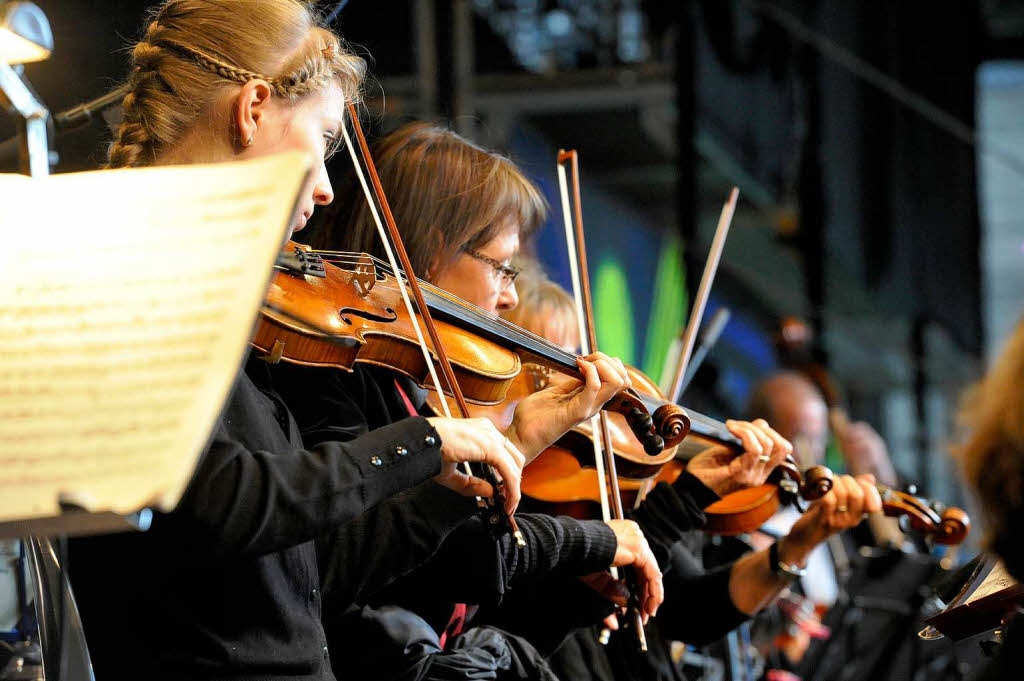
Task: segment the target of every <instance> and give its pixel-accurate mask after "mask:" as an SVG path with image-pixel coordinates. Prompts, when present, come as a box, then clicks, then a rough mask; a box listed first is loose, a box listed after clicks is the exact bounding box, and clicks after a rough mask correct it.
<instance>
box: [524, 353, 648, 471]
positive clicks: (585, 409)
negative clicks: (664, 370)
mask: <svg viewBox="0 0 1024 681" xmlns="http://www.w3.org/2000/svg"><path fill="white" fill-rule="evenodd" d="M578 365H579V368H580V372H581V373H582V374H583V378H584V380H582V381H579V380H575V379H567V380H562V381H557V382H554V383H553V384H552V385H551V386H549V387H547V388H545V389H544V390H541V391H539V392H536V393H533V394H532V395H530V396H528V397H526V398H524V399H523V401H522V402H520V403H519V406H518V407H516V413H515V416H514V417H513V419H512V425H511V426H510V427H509V429H508V431H506V434H507V435H508V436H509V439H511V440H512V441H513V442H515V443H516V444H517V446H518V447H519V449H520V450H521V451H522V452H523V454H525V455H526V458H527V461H531V460H533V459H534V457H536V456H537V455H538V454H540V453H541V452H542V451H544V449H545V448H546V447H548V446H549V445H551V444H552V443H553V442H554V441H555V440H557V439H558V438H560V437H561V436H562V435H564V434H565V433H566V432H567V431H568V430H569V429H570V428H572V427H573V426H575V425H576V424H578V423H580V422H581V421H583V420H585V419H588V418H590V417H591V416H593V415H594V414H596V413H598V412H599V411H600V410H601V407H603V406H604V405H605V403H606V402H608V400H610V399H611V398H612V397H613V396H615V395H617V394H618V393H620V392H622V391H623V390H625V389H626V388H629V387H630V386H631V385H632V382H631V381H630V378H629V374H628V373H627V372H626V368H625V366H623V364H622V360H620V359H618V358H616V357H609V356H608V355H606V354H604V353H603V352H595V353H594V354H592V355H588V356H587V357H582V358H580V359H579V361H578Z"/></svg>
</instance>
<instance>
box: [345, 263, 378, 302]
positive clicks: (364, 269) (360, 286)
mask: <svg viewBox="0 0 1024 681" xmlns="http://www.w3.org/2000/svg"><path fill="white" fill-rule="evenodd" d="M350 281H351V282H352V288H354V289H355V290H356V295H358V296H359V297H360V298H366V297H367V296H368V295H370V291H372V290H373V286H374V284H376V283H377V268H376V267H375V266H374V264H373V260H372V259H371V258H370V256H368V255H367V254H365V253H363V254H362V255H361V256H360V257H359V261H358V262H357V263H356V265H355V267H353V268H352V278H351V279H350Z"/></svg>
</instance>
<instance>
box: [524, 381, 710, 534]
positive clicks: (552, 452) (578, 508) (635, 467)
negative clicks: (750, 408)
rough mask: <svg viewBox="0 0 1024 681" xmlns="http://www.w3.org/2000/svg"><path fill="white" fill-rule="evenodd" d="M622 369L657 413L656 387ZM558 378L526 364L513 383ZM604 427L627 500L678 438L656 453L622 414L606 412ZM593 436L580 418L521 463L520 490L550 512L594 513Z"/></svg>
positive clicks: (671, 453)
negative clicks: (647, 449)
mask: <svg viewBox="0 0 1024 681" xmlns="http://www.w3.org/2000/svg"><path fill="white" fill-rule="evenodd" d="M626 371H627V373H628V374H629V377H630V381H631V382H632V384H633V389H634V390H635V391H636V392H637V393H638V394H639V395H640V397H641V399H642V400H644V402H645V403H646V404H647V405H648V407H649V408H654V409H655V413H657V410H659V409H661V408H662V407H661V406H657V405H659V404H663V403H664V398H663V397H662V395H661V392H660V391H659V390H658V387H657V386H656V385H655V384H654V382H653V381H651V379H650V378H648V377H647V376H646V375H644V374H643V373H642V372H641V371H639V370H638V369H635V368H633V367H629V366H627V367H626ZM558 380H560V378H559V377H558V376H556V375H552V374H551V373H550V372H546V371H544V370H543V368H542V367H537V366H534V365H526V367H525V369H524V371H523V378H521V379H519V380H518V381H517V384H518V386H519V390H527V391H529V392H535V391H537V390H543V389H544V388H546V387H547V386H548V385H550V384H551V383H552V382H555V381H558ZM680 412H681V414H682V416H683V417H685V419H686V421H685V423H686V432H689V428H690V419H689V415H688V414H686V412H685V411H684V410H682V409H681V408H680ZM608 430H609V433H610V435H611V439H612V444H613V450H614V453H615V460H616V464H615V465H616V469H617V472H618V479H619V490H620V492H621V493H622V499H623V503H624V504H625V505H627V506H629V505H631V504H632V502H633V501H634V500H635V498H636V495H637V493H638V492H639V491H640V490H641V489H643V488H644V487H645V486H646V485H648V484H650V482H651V481H652V480H654V479H655V478H656V477H657V476H658V475H659V474H660V473H661V471H662V468H663V467H664V466H665V465H666V464H668V463H670V462H672V461H674V460H675V457H676V452H677V449H678V448H679V446H681V444H682V441H680V442H677V443H676V444H675V445H674V446H671V447H666V448H665V450H664V451H662V452H661V454H659V455H657V456H648V455H646V454H645V452H644V450H643V447H642V446H641V445H640V443H639V442H638V441H637V439H636V438H635V437H634V436H633V433H632V431H631V430H630V428H629V427H628V424H627V422H626V420H625V418H624V417H623V416H622V415H621V414H616V413H611V414H609V415H608ZM592 437H593V429H592V427H591V424H590V423H589V422H588V421H584V422H583V423H581V424H579V425H578V426H576V427H575V428H573V429H572V430H571V431H570V432H568V433H566V434H565V435H564V436H563V437H562V438H560V439H559V441H558V442H557V443H556V444H554V445H552V446H551V447H549V448H548V449H546V450H544V452H543V453H541V455H540V456H538V457H537V458H536V459H534V460H533V461H532V462H531V463H530V465H528V466H527V467H526V468H525V469H523V480H522V490H523V494H524V495H526V496H527V497H530V498H531V499H534V500H535V501H538V502H542V503H544V504H546V505H554V506H552V507H551V508H552V510H553V512H557V513H560V514H564V515H572V516H575V517H593V516H594V513H593V507H594V506H595V505H596V504H598V503H599V500H600V483H599V480H598V475H597V467H596V464H595V461H594V448H593V444H592V442H591V438H592ZM687 437H689V435H688V436H687ZM685 439H686V438H684V440H685Z"/></svg>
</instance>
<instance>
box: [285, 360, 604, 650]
mask: <svg viewBox="0 0 1024 681" xmlns="http://www.w3.org/2000/svg"><path fill="white" fill-rule="evenodd" d="M274 374H275V380H276V384H277V385H279V386H280V387H281V390H282V393H283V394H284V395H285V398H286V399H287V400H288V401H289V404H293V405H296V408H295V413H296V414H297V417H298V419H299V425H300V427H301V428H302V432H303V437H304V438H305V442H306V444H307V445H314V444H315V443H317V442H320V441H322V440H334V439H345V438H348V437H356V436H359V435H360V434H362V433H365V432H370V431H372V429H375V428H381V427H386V426H387V425H388V424H389V423H391V422H392V421H393V420H394V419H396V418H401V417H403V416H404V415H406V414H407V413H408V406H407V405H405V404H404V403H403V400H402V399H401V396H400V394H399V388H398V387H396V384H395V382H396V377H395V375H394V374H393V373H391V372H389V371H387V370H383V369H377V368H371V367H364V366H357V367H356V370H355V371H353V372H351V373H343V372H337V371H332V372H324V371H323V370H319V369H311V368H305V367H295V366H284V365H282V366H278V367H276V368H275V369H274ZM397 380H399V381H400V382H401V386H402V387H401V389H402V390H403V391H405V392H406V393H407V395H411V396H412V400H413V402H416V403H417V405H421V404H422V398H423V395H422V394H420V393H417V391H416V389H415V388H414V387H413V386H411V385H410V384H408V382H406V381H404V380H403V379H397ZM310 383H315V384H316V385H317V390H316V391H315V392H310V391H305V390H303V389H302V388H303V386H305V385H308V384H310ZM299 405H301V406H299ZM431 485H434V484H433V483H428V484H426V485H421V486H420V487H418V488H417V489H414V490H410V491H409V492H407V493H405V494H403V495H399V496H396V497H395V498H394V499H391V500H389V501H388V502H385V503H384V504H382V505H381V507H379V508H377V509H374V511H373V513H371V514H369V515H378V514H380V513H381V510H382V509H384V508H387V509H388V512H389V513H393V514H394V515H395V518H401V517H408V518H410V521H415V522H419V523H424V522H425V523H430V522H432V521H431V520H430V518H432V517H433V511H432V510H430V508H431V505H437V504H442V503H444V500H442V499H441V498H439V497H438V496H437V495H436V494H434V493H433V492H432V491H431ZM434 487H436V485H434ZM463 508H464V506H463ZM516 517H517V520H518V523H519V526H520V529H521V530H522V532H523V535H524V536H525V539H526V542H527V545H526V547H525V548H520V547H517V546H515V543H514V542H513V541H512V540H511V537H507V536H506V537H502V538H500V539H498V540H497V541H495V539H494V538H493V536H492V535H491V533H490V532H489V530H488V529H487V528H486V527H484V525H483V522H482V521H481V520H480V518H479V517H475V516H474V517H472V518H469V519H468V520H466V522H464V523H462V524H461V526H460V527H459V528H458V529H457V530H456V531H455V532H453V533H452V534H451V535H450V536H449V537H448V538H447V540H446V541H445V542H444V543H443V544H442V545H441V547H440V549H439V551H438V552H437V553H436V555H433V556H432V557H431V559H430V560H429V561H426V562H425V563H424V565H423V566H422V567H420V568H419V569H417V570H415V571H412V572H410V574H408V575H406V576H405V577H403V578H402V579H400V580H398V581H396V582H395V583H394V584H393V585H391V586H390V587H389V588H388V589H387V590H386V591H383V592H380V593H377V594H370V593H368V592H367V591H366V590H361V589H358V588H353V586H352V585H353V584H354V583H356V582H358V580H359V575H357V574H352V575H350V576H347V577H342V576H341V575H342V573H345V572H350V570H349V568H348V567H347V565H348V563H347V562H346V561H345V556H348V555H350V554H351V550H350V548H349V547H350V546H351V545H352V544H353V543H354V542H355V543H358V533H359V532H360V530H359V529H358V524H359V521H357V522H356V523H354V524H352V525H349V526H347V527H344V528H340V529H339V530H338V531H337V532H335V533H334V534H333V535H332V536H331V537H329V538H327V539H325V540H324V541H323V542H321V565H322V566H329V569H330V572H331V574H332V575H335V576H336V577H337V581H336V582H333V583H332V585H333V588H332V589H330V590H329V592H328V593H327V598H328V603H329V607H327V608H325V613H324V618H325V622H326V624H327V627H328V633H330V631H332V630H334V631H339V632H344V631H347V630H350V627H351V626H352V625H351V623H350V620H351V618H352V617H356V616H358V615H357V613H356V609H355V607H354V606H361V605H365V604H367V603H371V604H374V605H377V606H384V605H394V604H400V605H401V606H403V607H405V608H408V609H410V610H413V611H415V612H417V613H418V614H419V615H421V616H422V617H424V618H425V619H426V621H428V622H429V623H430V624H431V625H432V626H433V627H434V628H435V630H437V631H440V630H442V629H443V628H444V626H445V624H446V623H447V620H448V617H449V615H450V614H451V607H452V603H453V602H455V601H467V602H471V603H481V602H496V601H499V600H500V599H501V597H502V595H503V594H504V593H505V592H506V591H507V590H508V589H510V588H513V587H514V586H516V585H517V584H526V583H528V582H529V581H530V580H532V579H535V578H537V576H538V575H542V574H546V575H551V574H553V575H566V574H572V575H575V574H586V573H588V572H594V571H597V570H600V569H603V568H605V567H607V566H608V565H610V564H611V561H612V559H613V557H614V555H615V550H616V540H615V536H614V533H613V532H612V531H611V529H610V528H608V527H607V526H606V525H605V524H604V523H600V522H591V521H578V520H575V519H572V518H568V517H557V518H553V517H550V516H544V515H537V514H517V516H516ZM398 522H401V521H398ZM407 536H408V539H407V541H409V542H410V543H412V544H415V543H416V542H417V538H416V533H415V532H413V531H410V532H408V533H407ZM381 540H382V541H392V540H393V538H391V537H382V538H381ZM453 575H458V578H453ZM329 638H330V636H329ZM331 647H332V649H335V648H337V649H339V651H344V654H345V655H346V657H347V659H348V660H349V662H350V665H352V666H351V667H350V669H358V668H359V664H358V660H357V659H356V658H355V656H358V654H359V651H347V650H345V638H344V637H341V636H340V637H337V638H336V639H335V640H333V641H332V642H331Z"/></svg>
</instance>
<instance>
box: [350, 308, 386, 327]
mask: <svg viewBox="0 0 1024 681" xmlns="http://www.w3.org/2000/svg"><path fill="white" fill-rule="evenodd" d="M384 312H385V314H383V315H379V314H374V313H372V312H370V311H368V310H360V309H357V308H354V307H343V308H341V309H340V310H338V316H339V317H341V321H343V322H345V323H346V324H348V325H349V326H352V320H351V319H349V318H348V317H346V316H345V315H346V314H350V315H353V316H355V317H362V318H363V319H366V320H368V321H371V322H381V323H384V324H390V323H392V322H394V321H396V320H397V319H398V313H397V312H395V311H394V310H393V309H391V308H390V307H386V308H384Z"/></svg>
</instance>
